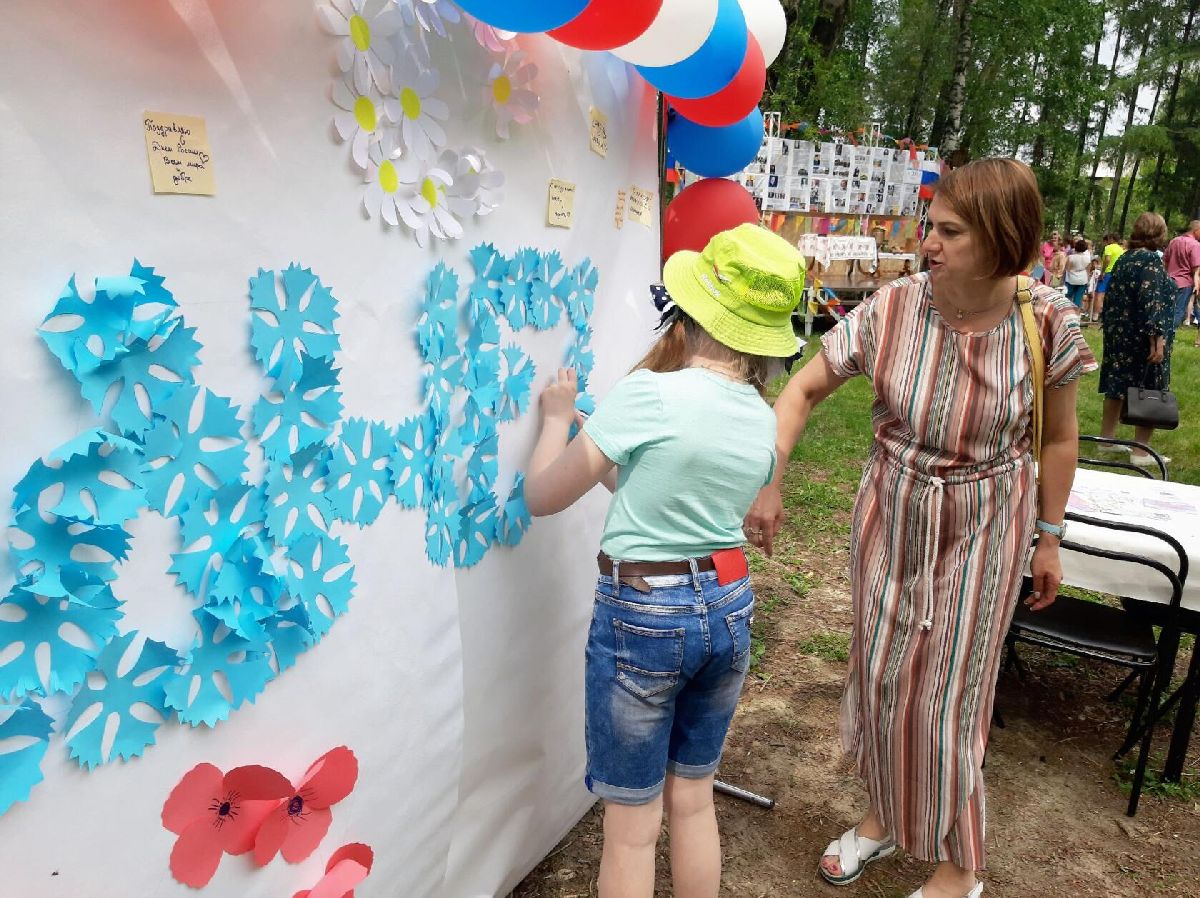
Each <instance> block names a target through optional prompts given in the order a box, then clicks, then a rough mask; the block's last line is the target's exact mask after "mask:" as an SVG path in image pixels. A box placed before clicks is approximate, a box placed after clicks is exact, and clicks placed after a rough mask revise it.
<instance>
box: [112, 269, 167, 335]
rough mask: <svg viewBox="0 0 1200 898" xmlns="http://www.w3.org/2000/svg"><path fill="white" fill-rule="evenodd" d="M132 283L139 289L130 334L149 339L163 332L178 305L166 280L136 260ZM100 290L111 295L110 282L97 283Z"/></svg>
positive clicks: (136, 293)
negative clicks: (104, 290) (107, 291)
mask: <svg viewBox="0 0 1200 898" xmlns="http://www.w3.org/2000/svg"><path fill="white" fill-rule="evenodd" d="M129 280H131V281H135V282H136V283H137V284H138V286H137V287H136V288H135V289H134V290H133V292H132V294H131V296H132V299H133V318H132V319H131V320H130V322H129V333H130V335H131V336H133V337H135V338H137V339H139V340H149V339H150V338H151V337H154V336H156V335H158V334H161V333H162V332H163V327H164V326H165V325H166V323H167V320H168V319H169V318H170V317H171V316H172V315H173V314H174V312H175V309H176V308H177V307H178V305H179V304H178V303H177V302H175V297H174V296H173V295H172V294H171V291H170V290H168V289H167V288H166V287H164V286H163V283H164V282H165V281H166V278H164V277H163V276H162V275H161V274H155V273H154V268H153V267H151V266H149V265H143V264H142V263H141V262H139V261H138V260H137V259H134V260H133V266H132V267H131V268H130V269H129ZM96 286H97V287H103V288H105V289H108V290H109V292H112V289H114V288H112V286H111V285H110V284H108V282H107V281H104V280H97V281H96Z"/></svg>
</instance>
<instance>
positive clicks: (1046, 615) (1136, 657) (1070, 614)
mask: <svg viewBox="0 0 1200 898" xmlns="http://www.w3.org/2000/svg"><path fill="white" fill-rule="evenodd" d="M1067 519H1068V520H1070V521H1075V522H1079V523H1084V524H1089V525H1092V526H1095V527H1102V528H1104V529H1106V530H1117V531H1121V532H1123V533H1141V534H1145V535H1147V536H1153V537H1155V538H1157V539H1161V540H1162V541H1163V542H1165V543H1166V544H1167V545H1169V546H1170V547H1171V548H1172V549H1173V550H1174V551H1175V553H1176V555H1177V556H1178V558H1179V567H1178V570H1177V571H1173V570H1171V569H1170V568H1169V567H1167V566H1166V565H1165V564H1162V563H1161V562H1158V561H1154V560H1153V559H1150V558H1143V557H1141V556H1138V555H1133V554H1131V553H1128V552H1113V551H1109V550H1106V549H1098V548H1095V547H1093V546H1087V545H1083V544H1081V543H1076V542H1073V541H1071V540H1064V541H1063V543H1062V548H1063V549H1065V550H1067V551H1071V552H1079V553H1081V554H1084V555H1090V556H1092V557H1095V558H1105V559H1108V560H1111V561H1120V562H1126V563H1129V564H1138V565H1142V566H1143V567H1147V568H1150V569H1151V570H1154V571H1157V572H1158V573H1159V574H1161V575H1162V576H1163V577H1164V578H1166V580H1167V582H1168V584H1170V586H1171V602H1170V604H1169V605H1159V606H1157V607H1158V608H1159V609H1160V610H1161V614H1162V615H1163V617H1162V620H1164V621H1165V623H1164V625H1163V628H1162V633H1161V636H1160V638H1159V639H1158V640H1156V639H1155V637H1154V626H1153V623H1152V621H1151V619H1150V618H1149V616H1147V615H1146V614H1144V613H1140V612H1139V610H1137V609H1130V608H1129V607H1121V608H1116V607H1113V606H1111V605H1101V604H1098V603H1096V602H1088V601H1085V600H1083V599H1077V598H1074V597H1073V596H1068V595H1059V597H1058V599H1057V600H1056V601H1055V602H1054V604H1052V605H1051V606H1050V607H1049V608H1045V609H1043V610H1041V611H1030V610H1029V608H1028V607H1027V606H1026V605H1025V603H1024V599H1025V597H1026V596H1027V595H1028V592H1029V589H1030V588H1031V586H1030V584H1029V581H1028V579H1027V580H1026V582H1025V586H1024V588H1023V590H1022V596H1021V601H1020V602H1019V603H1018V604H1017V611H1016V613H1015V614H1014V615H1013V621H1012V625H1011V626H1010V628H1009V631H1008V637H1007V639H1006V640H1005V641H1006V645H1007V649H1008V651H1007V657H1006V659H1005V668H1006V669H1007V668H1008V667H1009V666H1011V665H1012V664H1014V663H1015V664H1016V665H1017V670H1018V673H1020V674H1021V675H1022V676H1024V673H1023V671H1022V669H1021V663H1020V659H1019V658H1018V656H1017V649H1016V643H1017V642H1027V643H1031V644H1033V645H1040V646H1044V647H1046V648H1050V649H1053V650H1055V651H1058V652H1065V653H1067V654H1071V655H1077V656H1079V657H1083V658H1093V659H1095V660H1097V661H1104V662H1106V663H1109V664H1114V665H1117V666H1120V667H1126V668H1129V669H1130V675H1129V677H1128V678H1127V679H1126V681H1125V682H1124V683H1123V684H1122V685H1121V686H1119V687H1118V688H1117V689H1116V690H1115V691H1114V692H1113V693H1112V694H1111V695H1110V696H1109V700H1110V701H1111V700H1113V699H1115V698H1116V697H1117V696H1118V695H1119V694H1120V693H1121V691H1122V690H1123V689H1124V688H1125V687H1126V686H1128V685H1129V684H1130V683H1131V682H1132V681H1134V680H1137V681H1138V693H1137V703H1136V705H1135V708H1134V712H1133V716H1132V719H1131V720H1130V723H1129V732H1128V734H1127V736H1126V739H1125V744H1124V745H1123V746H1122V747H1121V749H1119V750H1118V752H1117V753H1116V754H1115V755H1114V758H1116V757H1120V756H1121V755H1122V754H1124V753H1125V752H1126V751H1128V750H1129V748H1131V747H1132V746H1133V745H1134V744H1135V743H1136V742H1137V740H1138V739H1140V740H1141V749H1140V751H1139V752H1138V759H1137V766H1136V769H1135V771H1134V777H1133V786H1132V791H1131V793H1130V796H1129V807H1128V810H1127V811H1126V813H1127V814H1128V815H1129V816H1130V817H1132V816H1133V815H1134V814H1136V813H1137V806H1138V799H1139V798H1140V797H1141V793H1142V785H1143V782H1144V780H1145V776H1146V763H1147V761H1148V759H1149V754H1150V743H1151V740H1152V737H1153V733H1154V724H1155V723H1156V722H1157V721H1158V720H1159V719H1160V718H1161V717H1162V715H1163V713H1164V712H1165V710H1166V707H1165V706H1163V705H1162V704H1161V699H1162V694H1163V691H1164V690H1165V689H1166V687H1167V686H1168V684H1169V683H1170V681H1171V672H1172V671H1171V667H1173V665H1174V659H1175V654H1176V652H1177V651H1178V645H1179V632H1180V625H1179V603H1180V601H1181V599H1182V596H1183V583H1184V582H1186V580H1187V574H1188V557H1187V553H1186V552H1185V551H1184V549H1183V546H1182V545H1180V544H1179V542H1178V540H1176V539H1175V538H1174V537H1172V536H1170V535H1169V534H1167V533H1163V532H1162V531H1161V530H1155V529H1153V528H1151V527H1142V526H1140V525H1136V524H1126V523H1122V522H1118V521H1105V520H1100V519H1098V518H1091V517H1085V516H1083V515H1078V514H1074V513H1070V512H1069V513H1068V514H1067ZM1174 700H1175V697H1172V699H1171V701H1174Z"/></svg>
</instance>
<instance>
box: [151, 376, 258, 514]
mask: <svg viewBox="0 0 1200 898" xmlns="http://www.w3.org/2000/svg"><path fill="white" fill-rule="evenodd" d="M197 399H199V401H200V402H201V403H202V416H201V418H200V421H199V422H198V423H197V424H196V426H195V428H194V429H193V428H192V427H191V425H190V422H189V419H190V417H191V415H192V408H193V406H194V405H195V404H196V402H197ZM159 413H160V414H161V415H162V416H163V417H161V418H158V419H157V420H156V421H155V422H154V426H153V427H151V428H150V431H149V432H148V433H147V434H146V446H145V452H146V461H145V467H144V469H143V470H144V471H145V477H146V500H147V502H148V503H149V505H150V507H151V508H153V509H154V510H155V511H158V512H161V513H162V514H164V515H179V514H181V513H182V512H183V511H184V510H186V509H187V508H188V507H189V506H190V505H191V504H192V503H193V502H195V501H196V500H198V499H200V500H202V499H204V498H207V497H208V496H211V495H212V494H213V492H214V491H215V489H214V487H213V486H210V485H209V484H210V483H215V484H218V485H220V484H223V483H232V482H234V481H236V480H238V479H239V478H240V477H241V476H242V473H243V472H244V471H245V470H246V458H247V451H246V441H245V440H244V439H242V434H241V427H242V422H241V421H239V420H238V417H237V411H236V410H235V409H234V407H233V404H232V403H231V402H230V401H229V400H228V399H226V398H224V397H223V396H218V395H217V394H216V393H214V392H212V390H208V389H204V388H201V387H196V386H192V385H190V384H189V385H186V386H184V387H181V388H180V389H179V390H178V391H177V392H176V393H175V395H174V396H172V397H171V398H170V399H168V400H167V401H166V402H165V403H164V404H163V407H162V409H161V410H160V412H159ZM214 443H216V444H217V445H216V446H213V444H214ZM202 472H203V473H202Z"/></svg>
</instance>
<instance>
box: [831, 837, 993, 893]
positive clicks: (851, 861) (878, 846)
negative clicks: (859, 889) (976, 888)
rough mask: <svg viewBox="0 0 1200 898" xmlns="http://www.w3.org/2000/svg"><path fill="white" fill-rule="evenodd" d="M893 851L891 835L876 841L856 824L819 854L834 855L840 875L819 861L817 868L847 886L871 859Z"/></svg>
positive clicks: (894, 844)
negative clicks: (839, 868) (836, 874)
mask: <svg viewBox="0 0 1200 898" xmlns="http://www.w3.org/2000/svg"><path fill="white" fill-rule="evenodd" d="M895 853H896V842H895V840H894V839H892V838H891V836H889V837H888V838H886V839H883V840H881V841H878V842H877V841H875V840H874V839H868V838H866V837H864V836H860V835H859V834H858V827H857V826H856V827H853V828H852V829H848V830H846V831H845V832H844V833H842V837H841V838H840V839H835V840H834V841H832V842H830V843H829V847H828V848H826V849H825V853H824V854H823V855H821V859H822V860H824V859H825V858H827V857H836V858H837V859H838V863H839V864H840V865H841V868H842V875H841V876H834V875H833V874H832V873H830V872H829V871H828V870H826V869H825V867H824V865H822V864H819V863H818V864H817V870H818V871H819V872H820V874H821V875H822V876H823V877H825V881H826V882H829V883H831V884H833V885H835V886H848V885H850V883H852V882H854V880H856V879H858V878H859V877H860V876H862V875H863V870H865V869H866V867H867V864H869V863H871V861H878V860H881V859H882V858H885V857H890V856H891V855H893V854H895ZM972 898H975V896H972Z"/></svg>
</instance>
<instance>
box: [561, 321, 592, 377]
mask: <svg viewBox="0 0 1200 898" xmlns="http://www.w3.org/2000/svg"><path fill="white" fill-rule="evenodd" d="M563 364H564V365H566V366H567V367H568V368H574V369H575V374H576V377H577V378H578V380H579V389H580V390H586V389H587V388H588V381H589V380H590V379H591V376H592V368H594V367H595V366H596V357H595V355H594V354H593V353H592V331H591V328H584V329H583V330H581V331H579V332H577V333H576V335H575V339H574V341H572V342H571V344H570V345H569V346H567V352H566V355H565V356H564V358H563Z"/></svg>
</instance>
